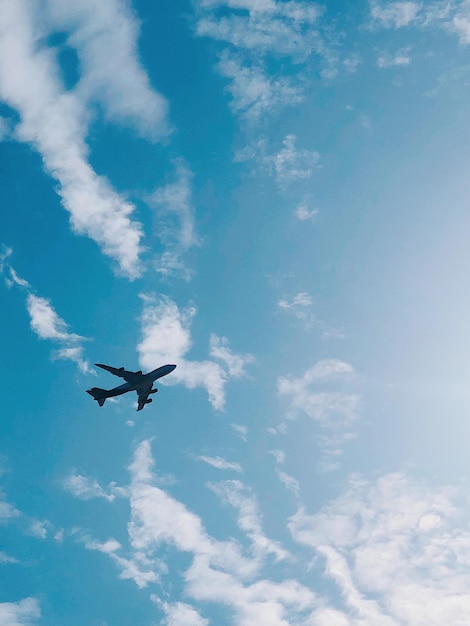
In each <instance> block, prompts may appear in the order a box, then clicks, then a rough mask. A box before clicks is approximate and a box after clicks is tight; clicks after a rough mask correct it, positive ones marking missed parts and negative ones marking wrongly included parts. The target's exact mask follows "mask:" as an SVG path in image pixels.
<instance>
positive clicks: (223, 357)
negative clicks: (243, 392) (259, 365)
mask: <svg viewBox="0 0 470 626" xmlns="http://www.w3.org/2000/svg"><path fill="white" fill-rule="evenodd" d="M209 354H210V356H211V357H212V358H213V359H217V360H218V361H222V363H223V364H224V365H225V366H226V368H227V371H228V373H229V375H230V376H233V377H234V378H240V377H241V376H245V375H246V372H245V366H246V365H248V364H249V363H253V361H254V360H255V358H254V356H253V355H252V354H235V353H234V352H232V351H231V350H230V348H229V343H228V339H227V338H226V337H218V336H217V335H214V334H212V335H211V336H210V338H209Z"/></svg>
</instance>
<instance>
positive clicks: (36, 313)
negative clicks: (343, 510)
mask: <svg viewBox="0 0 470 626" xmlns="http://www.w3.org/2000/svg"><path fill="white" fill-rule="evenodd" d="M26 308H27V310H28V313H29V317H30V324H31V328H32V330H33V331H34V332H35V333H36V334H37V336H38V337H39V338H40V339H50V340H52V341H57V342H58V343H60V344H62V347H60V348H59V349H58V350H56V351H54V352H53V353H52V358H54V359H69V360H71V361H74V362H75V363H76V364H77V365H78V367H79V368H80V370H81V371H82V372H85V373H86V372H89V371H90V364H89V363H88V361H87V360H85V359H84V358H83V352H84V349H83V345H82V343H83V341H84V340H85V338H84V337H81V336H80V335H76V334H75V333H71V332H69V330H68V325H67V324H66V322H65V321H64V320H63V319H62V318H61V317H59V315H58V314H57V313H56V311H55V310H54V309H53V307H52V305H51V303H50V301H49V300H47V299H46V298H41V297H39V296H36V295H34V294H33V293H29V294H28V296H27V298H26Z"/></svg>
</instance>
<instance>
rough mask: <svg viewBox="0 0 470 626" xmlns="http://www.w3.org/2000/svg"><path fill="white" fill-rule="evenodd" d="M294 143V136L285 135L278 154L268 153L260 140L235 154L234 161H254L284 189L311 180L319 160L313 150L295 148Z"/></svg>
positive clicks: (295, 139) (264, 144) (295, 138)
mask: <svg viewBox="0 0 470 626" xmlns="http://www.w3.org/2000/svg"><path fill="white" fill-rule="evenodd" d="M296 141H297V137H296V136H295V135H286V137H285V138H284V139H283V141H282V148H281V149H280V150H279V151H278V152H273V153H269V152H268V151H267V146H266V141H265V140H262V139H261V140H259V141H258V142H256V144H254V145H251V146H247V147H246V148H244V149H243V150H239V151H238V152H236V154H235V157H234V161H235V162H236V163H237V162H245V161H251V160H254V161H255V162H257V163H258V164H259V165H260V166H261V168H262V169H263V170H265V171H266V172H267V173H268V174H270V175H271V176H273V177H274V179H275V180H276V183H277V184H278V186H279V187H280V189H286V188H287V187H289V186H290V185H292V184H293V183H295V182H298V181H301V180H308V179H309V178H311V176H312V175H313V172H314V169H315V167H317V164H318V161H319V158H320V155H319V154H318V152H316V151H314V150H308V149H307V148H297V147H296V145H295V144H296Z"/></svg>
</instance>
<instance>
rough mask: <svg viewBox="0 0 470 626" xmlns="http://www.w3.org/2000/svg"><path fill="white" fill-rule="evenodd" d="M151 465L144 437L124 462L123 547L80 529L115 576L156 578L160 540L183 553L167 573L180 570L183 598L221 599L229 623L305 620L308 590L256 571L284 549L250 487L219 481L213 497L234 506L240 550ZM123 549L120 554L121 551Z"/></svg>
mask: <svg viewBox="0 0 470 626" xmlns="http://www.w3.org/2000/svg"><path fill="white" fill-rule="evenodd" d="M153 467H154V459H153V457H152V454H151V449H150V442H149V441H143V442H142V443H140V444H139V445H138V446H137V447H136V449H135V452H134V457H133V461H132V463H131V465H130V466H129V472H130V478H131V480H130V485H129V487H128V489H127V493H128V497H129V500H130V506H131V518H130V521H129V523H128V525H127V530H128V534H129V546H130V547H129V549H126V548H125V546H123V545H122V544H121V543H120V542H117V541H116V540H114V539H108V540H107V541H105V542H100V541H96V540H94V539H91V538H90V537H89V536H86V535H81V536H79V537H78V538H79V541H81V542H83V543H84V544H85V546H86V547H87V548H88V549H92V550H97V551H99V552H102V553H103V554H106V555H107V556H108V557H109V558H110V559H112V560H113V562H115V563H116V565H117V566H118V567H119V570H120V574H119V575H120V577H121V578H130V579H132V580H134V582H135V583H136V585H137V586H139V587H140V588H145V587H148V586H150V585H152V584H153V583H155V582H157V581H158V580H159V579H160V572H161V571H162V568H164V567H166V564H165V563H164V562H162V558H164V557H163V555H164V552H162V548H163V547H165V546H169V547H171V548H173V549H176V550H177V551H178V552H181V553H185V554H186V555H188V556H189V557H190V564H189V566H187V567H185V568H184V571H178V572H176V571H175V572H173V573H174V574H176V575H179V576H180V577H181V581H182V584H183V588H184V597H185V601H195V602H204V603H212V604H218V605H221V606H222V607H225V608H226V609H227V610H229V611H230V613H231V614H232V615H233V623H234V624H236V625H237V626H247V625H248V624H268V623H269V624H270V626H285V624H287V623H299V624H300V623H308V622H307V621H306V620H307V618H308V615H309V613H311V611H312V610H313V609H314V607H315V605H316V604H317V598H316V595H315V594H314V593H313V592H312V591H311V590H309V589H308V588H307V587H305V586H304V585H302V584H301V583H299V582H297V581H295V580H292V579H287V580H285V579H283V578H282V576H281V577H280V578H279V577H278V579H277V581H276V582H275V581H273V580H270V579H267V578H260V577H259V575H260V572H261V568H262V566H263V564H264V563H265V558H266V556H267V555H269V554H274V556H275V558H277V559H281V558H284V557H285V556H287V553H286V552H285V551H284V550H283V549H282V548H281V547H280V546H279V545H278V544H277V543H276V542H272V541H270V540H268V539H267V538H266V537H265V535H264V533H263V532H262V529H261V525H260V513H259V510H258V507H257V503H256V501H255V499H254V496H253V494H251V492H250V491H249V490H247V489H246V488H245V487H244V486H243V485H241V484H238V482H237V481H228V482H227V483H222V484H221V485H220V495H221V497H223V498H224V499H225V500H226V501H227V503H229V504H231V505H232V506H234V507H235V508H236V509H237V511H238V516H237V523H238V525H239V527H240V530H241V531H242V533H243V534H244V536H246V537H247V538H248V540H249V541H250V552H251V554H250V555H249V556H245V554H244V552H245V550H244V549H243V547H242V546H241V545H240V543H239V542H237V541H235V540H233V539H228V540H226V541H220V540H218V539H215V538H214V537H212V536H211V535H210V534H209V533H208V532H207V531H206V529H205V526H204V524H203V522H202V520H201V518H200V517H199V516H198V515H196V514H195V513H193V512H192V511H190V510H189V509H188V508H187V507H186V506H185V505H184V504H183V503H182V502H180V501H178V500H177V499H175V498H174V497H173V496H171V495H170V494H169V493H167V492H165V491H164V490H163V489H161V488H159V487H158V486H157V485H156V483H157V480H156V477H155V476H154V471H153ZM126 552H127V553H128V556H121V555H122V553H126ZM168 565H170V564H168ZM159 596H160V594H159ZM151 597H152V598H153V599H154V601H155V602H156V603H157V604H158V605H159V606H160V607H161V608H162V610H163V612H164V614H165V615H170V616H172V617H173V618H174V619H176V617H175V616H177V617H178V618H179V619H181V620H183V621H182V622H181V624H182V626H183V625H184V626H186V622H185V621H184V620H189V621H188V622H187V624H188V625H189V624H191V625H192V624H194V625H195V626H202V625H203V624H205V621H204V618H202V617H201V616H200V615H199V614H198V612H197V611H196V609H193V608H192V607H191V606H190V605H188V604H186V602H185V603H184V605H181V604H179V603H176V602H172V603H168V604H167V605H166V606H163V605H162V600H161V599H157V598H156V597H155V595H151ZM165 623H167V622H165ZM176 623H179V622H176Z"/></svg>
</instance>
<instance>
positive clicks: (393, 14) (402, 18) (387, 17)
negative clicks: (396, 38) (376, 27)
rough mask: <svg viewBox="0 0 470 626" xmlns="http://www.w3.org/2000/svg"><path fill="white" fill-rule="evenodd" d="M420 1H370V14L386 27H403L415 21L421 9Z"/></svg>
mask: <svg viewBox="0 0 470 626" xmlns="http://www.w3.org/2000/svg"><path fill="white" fill-rule="evenodd" d="M421 6H422V5H421V3H420V2H388V3H386V4H384V3H379V2H375V1H374V2H371V3H370V14H371V17H372V19H373V20H374V21H376V22H377V23H378V24H380V26H382V27H384V28H402V27H403V26H408V25H409V24H410V23H411V22H413V21H414V20H415V19H416V17H417V15H418V13H419V11H420V9H421Z"/></svg>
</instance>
